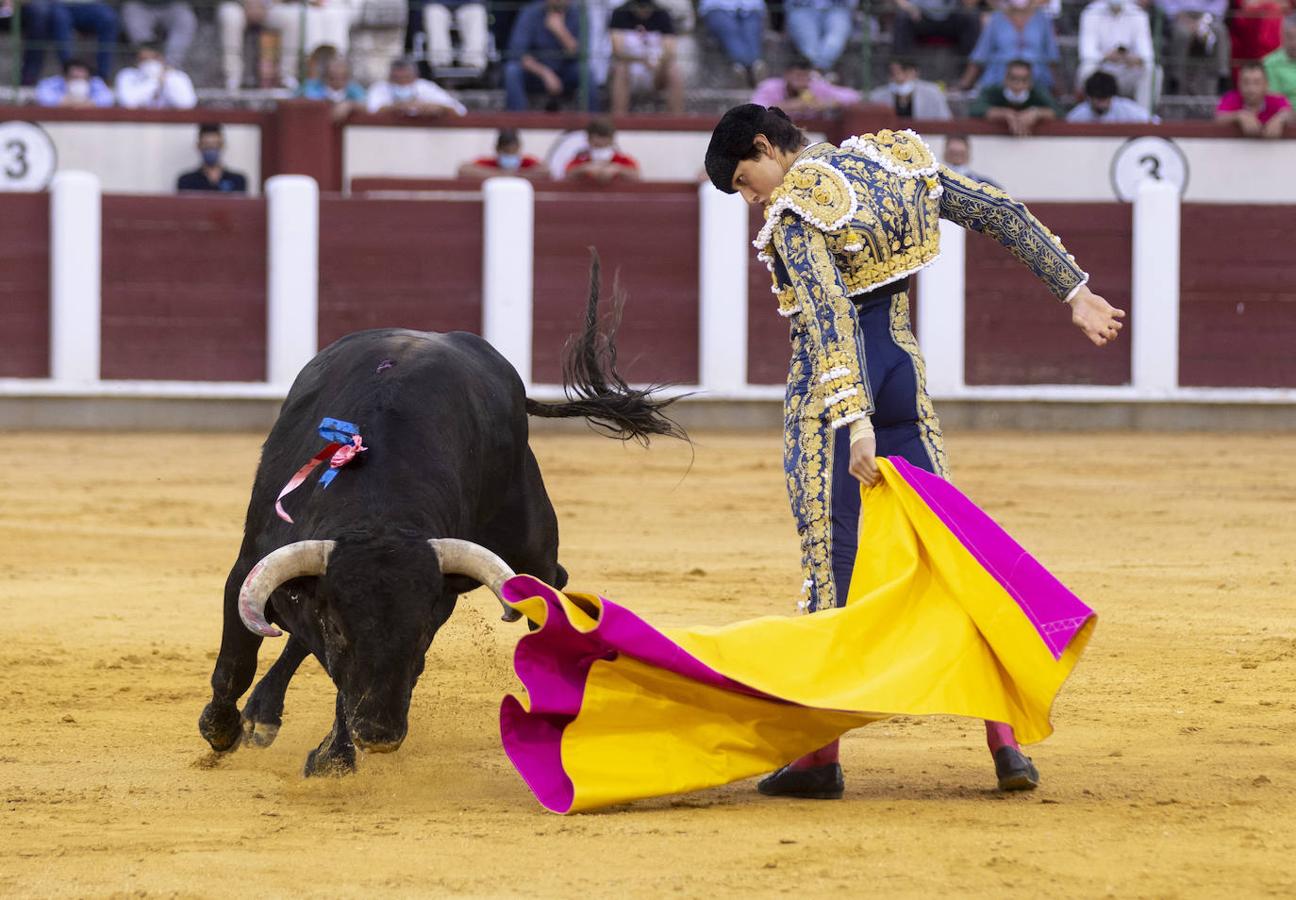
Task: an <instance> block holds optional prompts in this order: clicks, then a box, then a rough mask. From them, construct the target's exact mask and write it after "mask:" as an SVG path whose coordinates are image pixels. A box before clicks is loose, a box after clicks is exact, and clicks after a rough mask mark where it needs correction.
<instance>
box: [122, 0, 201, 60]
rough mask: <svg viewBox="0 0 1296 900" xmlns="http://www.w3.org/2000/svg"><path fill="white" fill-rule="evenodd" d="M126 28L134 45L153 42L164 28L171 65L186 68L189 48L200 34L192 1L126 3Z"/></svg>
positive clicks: (157, 0)
mask: <svg viewBox="0 0 1296 900" xmlns="http://www.w3.org/2000/svg"><path fill="white" fill-rule="evenodd" d="M121 20H122V27H123V28H124V29H125V30H126V39H127V40H129V41H130V42H131V43H132V44H135V45H137V46H138V45H139V44H148V43H152V42H153V41H154V40H155V39H156V37H157V31H158V29H159V28H160V29H161V30H162V33H163V34H165V35H166V61H167V65H168V66H173V67H175V68H177V69H180V68H183V67H184V63H185V56H186V55H187V54H188V53H189V45H190V44H192V43H193V39H194V35H195V34H197V33H198V17H197V16H196V15H194V11H193V7H192V6H190V5H189V2H188V0H124V2H123V3H122V5H121Z"/></svg>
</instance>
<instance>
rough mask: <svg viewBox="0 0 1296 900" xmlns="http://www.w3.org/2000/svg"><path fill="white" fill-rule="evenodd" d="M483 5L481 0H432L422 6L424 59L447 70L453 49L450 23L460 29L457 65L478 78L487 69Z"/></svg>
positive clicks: (452, 60) (488, 33)
mask: <svg viewBox="0 0 1296 900" xmlns="http://www.w3.org/2000/svg"><path fill="white" fill-rule="evenodd" d="M487 22H488V17H487V15H486V4H485V3H482V2H480V0H434V2H432V3H429V4H427V5H426V6H424V7H423V33H424V34H425V35H427V62H428V65H429V66H431V67H432V68H433V69H448V68H449V67H450V66H452V65H453V64H454V60H455V56H456V54H455V52H454V47H453V46H452V45H451V43H450V26H451V24H452V23H453V25H454V28H455V30H456V31H457V32H459V52H458V54H457V55H458V57H459V65H461V66H463V67H464V68H465V69H471V70H472V72H473V73H474V75H476V76H478V77H480V76H481V75H482V73H484V72H485V71H486V48H487V44H488V42H489V39H490V30H489V28H488V26H487ZM434 74H435V73H434Z"/></svg>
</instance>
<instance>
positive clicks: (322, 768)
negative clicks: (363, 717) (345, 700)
mask: <svg viewBox="0 0 1296 900" xmlns="http://www.w3.org/2000/svg"><path fill="white" fill-rule="evenodd" d="M355 768H356V751H355V744H353V743H351V730H350V729H349V728H347V723H346V713H345V712H344V711H343V709H342V692H341V691H338V695H337V717H336V718H335V719H334V720H333V730H332V731H330V732H329V733H328V737H326V738H324V740H323V741H321V742H320V745H319V746H318V747H316V748H315V749H314V750H312V751H311V752H310V755H309V756H307V757H306V768H305V769H304V770H303V772H302V774H303V775H305V776H306V777H307V778H309V777H311V776H313V775H349V774H350V773H352V772H354V771H355Z"/></svg>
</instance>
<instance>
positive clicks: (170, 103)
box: [115, 44, 198, 109]
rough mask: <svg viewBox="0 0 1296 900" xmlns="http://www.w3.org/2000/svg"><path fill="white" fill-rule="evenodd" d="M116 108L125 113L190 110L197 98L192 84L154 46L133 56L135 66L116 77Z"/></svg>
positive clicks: (142, 48)
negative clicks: (128, 111) (140, 110)
mask: <svg viewBox="0 0 1296 900" xmlns="http://www.w3.org/2000/svg"><path fill="white" fill-rule="evenodd" d="M115 87H116V92H117V105H118V106H124V107H125V108H126V109H193V108H194V107H195V106H197V105H198V94H197V93H196V92H195V91H194V86H193V81H191V80H190V78H189V76H188V75H186V74H185V73H184V72H182V71H180V70H179V69H173V68H171V67H170V66H168V65H167V64H166V61H165V60H164V59H163V58H162V51H161V49H160V48H159V47H158V46H157V45H156V44H145V45H143V46H141V47H140V48H139V49H138V50H137V51H136V52H135V65H133V66H130V67H128V68H125V69H122V70H121V71H120V72H118V73H117V84H116V86H115Z"/></svg>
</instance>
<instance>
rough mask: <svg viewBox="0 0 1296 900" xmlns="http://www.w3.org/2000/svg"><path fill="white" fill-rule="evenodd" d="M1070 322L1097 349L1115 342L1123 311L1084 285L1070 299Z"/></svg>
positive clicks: (1121, 326) (1123, 314) (1121, 325)
mask: <svg viewBox="0 0 1296 900" xmlns="http://www.w3.org/2000/svg"><path fill="white" fill-rule="evenodd" d="M1070 306H1071V322H1072V323H1073V324H1074V325H1075V326H1076V327H1077V328H1079V329H1080V330H1081V331H1083V332H1084V333H1085V337H1087V338H1089V340H1091V341H1093V342H1094V343H1095V344H1097V345H1098V346H1099V347H1101V346H1103V345H1104V344H1106V343H1107V342H1108V341H1114V340H1116V336H1117V335H1119V334H1120V330H1121V328H1123V327H1124V324H1125V323H1123V322H1122V321H1121V319H1123V318H1125V310H1123V309H1117V308H1116V307H1114V306H1112V305H1111V304H1110V303H1108V302H1107V301H1106V300H1104V299H1103V298H1102V297H1099V296H1098V295H1097V294H1095V293H1094V292H1093V291H1091V290H1089V286H1088V285H1084V286H1082V287H1081V288H1080V290H1079V291H1078V292H1077V293H1076V295H1075V296H1074V297H1072V298H1071V303H1070Z"/></svg>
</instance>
